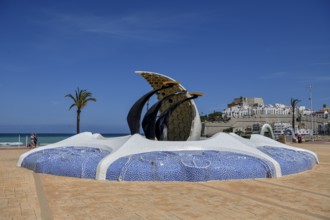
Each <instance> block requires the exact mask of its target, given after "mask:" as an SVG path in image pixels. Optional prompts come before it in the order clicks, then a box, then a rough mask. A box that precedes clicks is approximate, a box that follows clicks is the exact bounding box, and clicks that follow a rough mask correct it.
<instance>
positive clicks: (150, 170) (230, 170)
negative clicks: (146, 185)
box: [106, 151, 275, 182]
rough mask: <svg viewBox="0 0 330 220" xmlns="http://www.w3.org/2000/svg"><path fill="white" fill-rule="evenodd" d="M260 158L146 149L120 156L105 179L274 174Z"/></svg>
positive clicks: (202, 178) (196, 178) (205, 178)
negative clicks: (145, 151) (147, 151)
mask: <svg viewBox="0 0 330 220" xmlns="http://www.w3.org/2000/svg"><path fill="white" fill-rule="evenodd" d="M274 173H275V171H274V168H273V167H272V165H271V164H270V163H269V162H267V161H265V160H261V159H259V158H255V157H252V156H248V155H243V154H239V153H232V152H222V151H178V152H167V151H158V152H149V153H141V154H135V155H130V156H127V157H123V158H120V159H118V160H117V161H115V162H114V163H112V164H111V166H110V167H109V169H108V170H107V174H106V178H107V179H108V180H125V181H190V182H197V181H208V180H230V179H248V178H265V177H271V176H274Z"/></svg>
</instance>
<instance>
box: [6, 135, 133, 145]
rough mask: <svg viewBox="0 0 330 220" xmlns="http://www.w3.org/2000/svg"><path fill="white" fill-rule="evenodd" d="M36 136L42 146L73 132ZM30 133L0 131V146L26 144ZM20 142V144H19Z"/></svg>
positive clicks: (57, 140) (66, 136) (28, 141)
mask: <svg viewBox="0 0 330 220" xmlns="http://www.w3.org/2000/svg"><path fill="white" fill-rule="evenodd" d="M36 135H37V137H38V146H44V145H47V144H52V143H56V142H59V141H62V140H64V139H66V138H69V137H71V136H73V135H75V134H73V133H72V134H70V133H40V134H38V133H37V134H36ZM101 135H102V136H103V137H106V138H110V137H119V136H125V135H128V134H120V133H119V134H107V133H105V134H102V133H101ZM30 136H31V134H30V133H10V134H4V133H0V147H1V146H27V145H28V144H29V143H30ZM19 143H21V144H19Z"/></svg>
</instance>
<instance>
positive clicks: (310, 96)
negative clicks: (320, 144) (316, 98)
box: [308, 85, 314, 141]
mask: <svg viewBox="0 0 330 220" xmlns="http://www.w3.org/2000/svg"><path fill="white" fill-rule="evenodd" d="M308 90H309V98H308V99H309V101H310V104H311V127H312V134H311V135H312V141H314V125H313V104H312V85H309V86H308Z"/></svg>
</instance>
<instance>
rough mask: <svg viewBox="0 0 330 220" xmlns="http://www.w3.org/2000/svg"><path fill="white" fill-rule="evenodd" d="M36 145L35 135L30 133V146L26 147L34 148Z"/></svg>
mask: <svg viewBox="0 0 330 220" xmlns="http://www.w3.org/2000/svg"><path fill="white" fill-rule="evenodd" d="M37 143H38V138H37V135H36V134H35V133H32V134H31V136H30V144H29V145H28V147H36V146H37Z"/></svg>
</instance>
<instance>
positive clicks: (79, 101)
mask: <svg viewBox="0 0 330 220" xmlns="http://www.w3.org/2000/svg"><path fill="white" fill-rule="evenodd" d="M65 97H69V98H71V99H72V100H73V104H72V105H71V106H70V108H69V110H71V109H72V108H73V107H74V106H76V107H77V134H79V133H80V113H81V110H82V109H83V108H84V107H85V106H86V105H87V102H88V101H94V102H96V99H95V98H93V97H92V93H91V92H88V91H87V90H86V89H83V90H80V89H79V87H78V88H77V89H76V94H75V96H73V95H71V94H67V95H66V96H65Z"/></svg>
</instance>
